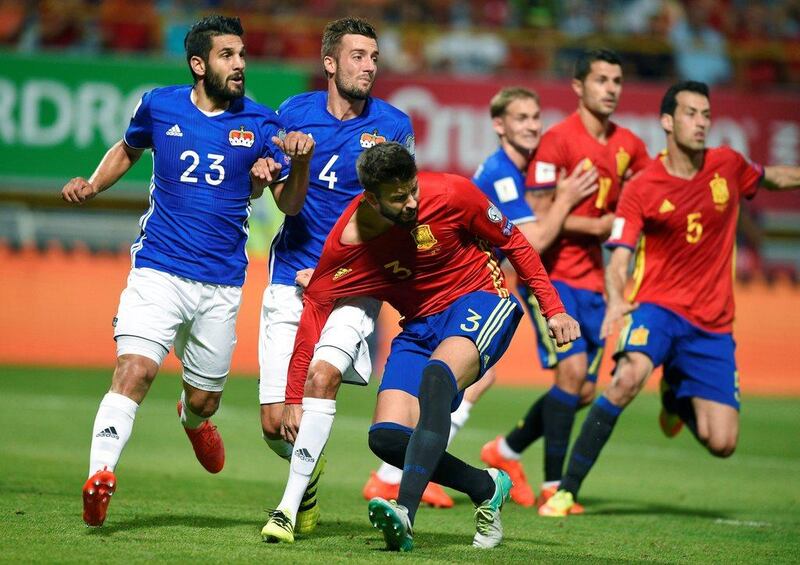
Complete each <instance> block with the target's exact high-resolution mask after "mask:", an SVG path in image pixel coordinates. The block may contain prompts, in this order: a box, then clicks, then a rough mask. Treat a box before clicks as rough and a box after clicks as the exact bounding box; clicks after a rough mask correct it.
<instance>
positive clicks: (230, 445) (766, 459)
mask: <svg viewBox="0 0 800 565" xmlns="http://www.w3.org/2000/svg"><path fill="white" fill-rule="evenodd" d="M109 382H110V371H94V370H63V369H30V368H24V369H23V368H17V367H0V532H1V535H0V561H6V562H31V561H37V562H88V561H92V562H96V563H111V562H145V561H146V562H155V561H168V562H202V563H217V562H245V561H248V562H255V561H262V562H277V563H310V562H321V561H325V562H327V563H376V562H380V563H383V562H399V561H405V562H410V561H414V562H420V563H444V562H448V563H450V562H475V561H481V562H484V561H490V562H498V563H512V562H515V563H533V562H573V561H588V562H621V561H634V562H640V561H647V562H657V563H685V562H717V563H753V562H761V563H783V562H785V563H790V562H794V563H796V562H798V560H800V442H798V440H800V400H799V399H774V398H772V399H766V398H745V399H744V402H743V411H742V432H741V441H740V446H739V449H738V451H737V453H736V454H735V455H734V456H733V457H732V458H731V459H728V460H718V459H714V458H712V457H711V456H710V455H708V454H707V453H706V452H705V451H704V450H703V449H702V448H701V447H700V446H699V445H697V444H696V443H695V441H694V440H693V439H692V438H691V436H690V434H688V433H687V432H683V433H682V434H681V435H680V436H679V437H678V438H676V439H674V440H667V439H665V438H664V437H662V436H661V433H660V431H659V430H658V427H657V424H656V415H657V411H658V403H657V399H656V397H655V396H653V395H647V394H643V395H642V397H641V398H639V399H638V400H637V401H636V402H634V403H633V405H632V406H631V407H629V408H628V409H627V410H626V411H625V413H624V414H623V416H622V419H621V421H620V423H619V425H618V426H617V428H616V430H615V432H614V436H613V437H612V439H611V441H610V442H609V444H608V445H607V447H606V449H605V451H604V452H603V454H602V456H601V458H600V460H599V462H598V464H597V465H596V467H595V469H594V471H593V473H592V474H591V475H590V476H589V478H588V479H587V481H586V483H585V484H584V488H583V490H582V492H581V502H583V503H584V504H585V505H586V506H587V513H586V515H584V516H576V517H571V518H568V519H566V520H554V519H545V518H540V517H539V516H538V515H536V513H535V511H534V510H532V509H525V508H521V507H518V506H515V505H514V504H509V505H507V506H506V508H505V509H504V511H503V524H504V527H505V535H506V537H505V540H504V542H503V544H502V545H501V546H500V547H499V548H496V549H493V550H488V551H482V550H478V549H473V548H472V547H470V542H471V539H472V535H473V533H474V523H473V518H472V506H471V504H470V503H469V500H468V499H467V497H465V496H463V495H461V494H458V493H453V494H454V498H455V500H456V507H455V508H453V509H450V510H433V509H427V508H424V509H422V510H420V512H419V513H418V515H417V524H416V529H415V530H416V531H415V540H414V541H415V549H414V552H413V553H411V554H402V555H399V554H391V553H387V552H385V551H384V550H383V540H382V537H381V535H380V533H379V532H377V531H375V530H373V529H372V528H371V527H370V525H369V521H368V519H367V505H366V502H365V501H364V500H363V499H362V498H361V487H362V486H363V484H364V482H365V481H366V479H367V477H368V473H369V471H370V470H372V469H375V468H377V465H378V462H377V461H376V459H375V458H374V457H373V456H372V454H371V453H370V452H369V449H368V447H367V428H368V425H369V421H370V417H371V412H372V407H373V404H374V395H375V389H374V386H371V387H370V388H369V389H368V390H364V389H361V388H355V387H343V389H342V393H341V395H340V399H339V402H338V405H337V409H338V412H337V415H336V422H335V424H334V431H333V437H332V438H331V441H330V443H329V444H328V448H327V453H328V467H327V470H326V473H325V475H324V476H323V480H322V483H321V487H320V501H321V504H322V523H321V524H320V526H319V528H318V529H317V532H316V533H315V534H314V535H312V536H310V537H307V538H305V539H298V540H297V541H296V543H295V544H294V545H267V544H264V543H262V542H261V538H260V535H259V532H260V530H261V527H262V526H263V524H264V522H265V521H266V519H267V515H266V513H265V509H266V508H268V507H273V506H274V505H276V504H277V503H278V501H279V500H280V497H281V494H282V492H283V485H284V482H285V480H286V476H287V465H286V463H285V462H283V461H281V460H278V458H277V457H275V456H274V455H273V454H272V453H271V452H270V451H269V450H268V448H267V447H266V445H265V444H264V442H263V441H262V440H261V437H260V428H259V417H258V406H257V384H256V381H255V380H253V379H237V378H233V379H230V380H229V381H228V385H227V387H226V391H225V396H224V398H223V403H222V408H221V410H220V412H219V414H218V415H217V416H216V417H215V419H214V421H215V423H216V424H217V425H218V426H219V429H220V431H221V433H222V435H223V437H224V439H225V444H226V448H227V462H226V466H225V469H224V470H223V471H222V473H220V474H219V475H209V474H208V473H206V472H205V471H204V470H203V469H202V468H201V467H200V465H199V464H198V463H197V461H196V460H195V459H194V454H193V453H192V450H191V446H190V445H189V442H188V440H187V439H186V437H185V435H184V433H183V431H182V429H181V427H180V424H179V423H178V421H177V417H176V414H175V402H176V400H177V398H178V395H179V390H180V381H179V379H178V378H177V377H176V376H174V375H169V374H163V375H161V376H159V378H158V379H156V383H155V385H154V386H153V389H152V390H151V392H150V394H149V396H148V398H147V400H146V401H145V402H144V404H143V405H142V407H141V408H140V409H139V412H138V415H137V419H136V425H135V427H134V431H133V436H132V438H131V441H130V442H129V443H128V446H127V448H126V450H125V452H124V453H123V456H122V460H121V463H120V465H119V467H118V469H117V478H118V481H119V488H118V490H117V493H116V494H115V496H114V498H113V500H112V502H111V506H110V508H109V514H108V519H107V521H106V525H105V526H104V527H103V528H101V529H87V528H85V527H84V525H83V522H82V520H81V486H82V484H83V482H84V480H85V478H86V474H87V468H86V467H87V464H88V450H89V444H90V440H91V438H90V435H91V426H92V422H93V420H94V415H95V412H96V410H97V406H98V404H99V402H100V398H101V397H102V395H103V394H104V393H105V391H106V390H107V388H108V385H109ZM538 394H539V391H534V390H527V389H525V390H523V389H501V388H497V389H494V390H492V391H490V392H489V393H488V394H487V395H486V396H485V397H484V399H483V400H482V402H481V403H480V404H478V405H477V406H476V407H475V408H474V409H473V411H472V417H471V418H470V420H469V422H468V423H467V426H466V428H465V429H464V430H462V432H461V433H460V434H459V436H457V438H456V440H455V442H454V445H453V446H452V447H453V449H452V451H453V452H454V453H455V454H456V455H458V456H460V457H463V458H465V459H466V460H468V461H470V462H472V463H474V464H479V460H478V453H479V451H480V448H481V446H482V445H483V443H484V442H486V441H487V440H489V439H491V438H493V437H494V436H496V435H497V434H499V433H505V432H506V431H507V430H508V429H509V428H510V426H512V425H513V424H514V423H515V421H516V419H517V418H518V417H520V416H521V415H522V414H524V412H525V410H527V408H528V405H529V404H530V403H531V401H532V400H533V399H534V398H535V397H536V396H537V395H538ZM582 416H583V414H581V415H580V416H579V422H578V425H580V420H582ZM576 429H577V426H576ZM523 461H524V462H525V463H526V469H527V470H528V475H529V478H530V480H531V482H532V484H534V486H538V483H539V481H540V480H541V446H540V445H539V444H537V445H535V446H534V447H533V448H531V449H530V450H529V451H528V452H526V453H525V455H524V458H523Z"/></svg>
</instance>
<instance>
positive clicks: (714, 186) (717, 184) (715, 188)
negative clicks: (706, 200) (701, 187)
mask: <svg viewBox="0 0 800 565" xmlns="http://www.w3.org/2000/svg"><path fill="white" fill-rule="evenodd" d="M708 186H710V187H711V198H712V199H713V200H714V207H715V208H716V209H717V210H719V211H720V212H722V211H723V210H724V209H725V207H726V206H727V205H728V200H730V198H731V196H730V193H729V192H728V181H727V179H726V178H725V177H721V176H719V173H714V178H713V179H711V182H709V183H708Z"/></svg>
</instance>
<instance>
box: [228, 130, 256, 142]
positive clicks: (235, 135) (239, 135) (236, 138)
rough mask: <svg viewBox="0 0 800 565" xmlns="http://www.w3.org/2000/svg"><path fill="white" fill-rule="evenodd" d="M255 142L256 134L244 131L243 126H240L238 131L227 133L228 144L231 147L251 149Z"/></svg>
mask: <svg viewBox="0 0 800 565" xmlns="http://www.w3.org/2000/svg"><path fill="white" fill-rule="evenodd" d="M255 141H256V134H254V133H253V132H252V131H248V130H246V129H244V126H240V127H239V129H232V130H231V131H229V132H228V143H230V144H231V146H232V147H252V146H253V143H255Z"/></svg>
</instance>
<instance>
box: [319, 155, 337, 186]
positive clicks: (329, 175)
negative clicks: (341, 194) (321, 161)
mask: <svg viewBox="0 0 800 565" xmlns="http://www.w3.org/2000/svg"><path fill="white" fill-rule="evenodd" d="M338 158H339V156H338V155H336V154H333V155H331V158H330V159H329V160H328V162H327V163H326V164H325V166H324V167H323V168H322V172H321V173H320V174H319V180H321V181H325V182H327V183H328V188H329V189H330V190H333V189H334V188H336V181H337V180H339V178H338V177H337V176H336V171H332V170H331V169H332V168H333V164H334V163H335V162H336V160H337V159H338Z"/></svg>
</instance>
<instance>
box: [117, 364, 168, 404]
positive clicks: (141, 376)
mask: <svg viewBox="0 0 800 565" xmlns="http://www.w3.org/2000/svg"><path fill="white" fill-rule="evenodd" d="M157 372H158V365H156V363H155V362H154V361H151V360H150V359H147V358H145V357H142V356H141V355H120V356H119V357H117V366H116V367H115V369H114V378H113V386H112V389H113V391H114V392H117V393H119V394H123V395H125V396H131V395H132V394H136V393H138V392H141V391H146V390H147V389H148V388H149V387H150V385H151V384H152V382H153V379H155V378H156V373H157Z"/></svg>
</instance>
